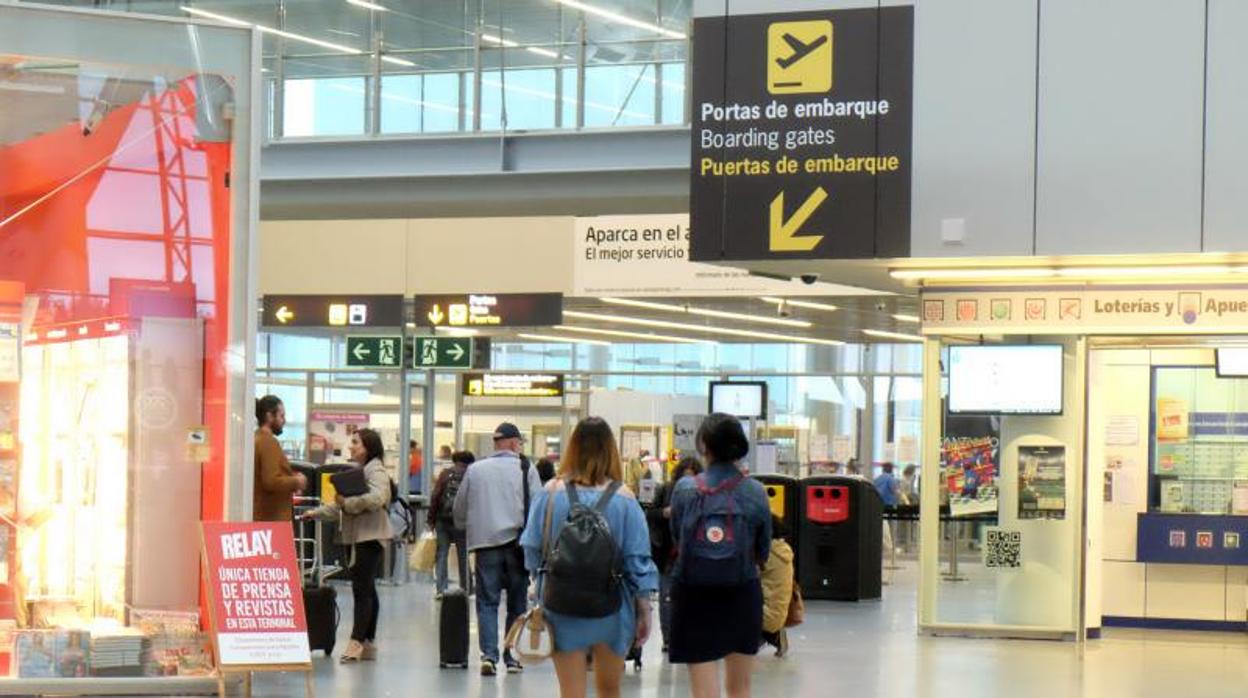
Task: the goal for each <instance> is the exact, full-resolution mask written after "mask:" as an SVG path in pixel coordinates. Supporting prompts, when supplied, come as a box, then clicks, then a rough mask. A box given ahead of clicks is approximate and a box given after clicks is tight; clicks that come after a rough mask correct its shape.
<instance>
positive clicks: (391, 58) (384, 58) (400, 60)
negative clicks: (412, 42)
mask: <svg viewBox="0 0 1248 698" xmlns="http://www.w3.org/2000/svg"><path fill="white" fill-rule="evenodd" d="M381 62H382V63H392V64H394V65H401V66H403V67H405V68H415V67H416V64H415V63H413V62H412V61H409V60H407V59H406V58H398V57H396V56H382V57H381Z"/></svg>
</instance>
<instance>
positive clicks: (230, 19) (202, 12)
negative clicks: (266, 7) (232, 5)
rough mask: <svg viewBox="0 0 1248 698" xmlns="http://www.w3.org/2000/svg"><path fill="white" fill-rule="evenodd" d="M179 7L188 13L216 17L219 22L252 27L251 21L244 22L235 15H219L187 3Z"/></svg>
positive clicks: (209, 17) (210, 17)
mask: <svg viewBox="0 0 1248 698" xmlns="http://www.w3.org/2000/svg"><path fill="white" fill-rule="evenodd" d="M178 9H180V10H182V11H183V12H185V13H187V14H188V15H195V16H196V17H203V18H204V19H215V20H216V21H218V22H224V23H225V24H233V25H234V26H236V27H250V26H251V22H244V21H243V20H241V19H235V18H233V17H227V16H225V15H219V14H217V13H215V12H208V11H206V10H200V9H197V8H194V7H187V6H186V5H182V6H181V7H179V8H178Z"/></svg>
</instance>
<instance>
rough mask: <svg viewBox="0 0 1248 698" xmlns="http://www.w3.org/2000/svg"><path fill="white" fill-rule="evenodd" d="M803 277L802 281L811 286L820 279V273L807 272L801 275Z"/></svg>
mask: <svg viewBox="0 0 1248 698" xmlns="http://www.w3.org/2000/svg"><path fill="white" fill-rule="evenodd" d="M801 279H802V283H804V284H806V285H807V286H811V285H813V284H814V283H815V282H816V281H818V280H819V275H818V274H814V273H806V274H802V275H801Z"/></svg>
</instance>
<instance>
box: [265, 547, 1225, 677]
mask: <svg viewBox="0 0 1248 698" xmlns="http://www.w3.org/2000/svg"><path fill="white" fill-rule="evenodd" d="M904 566H905V569H903V570H901V571H899V572H898V573H897V575H896V577H895V580H894V585H893V586H890V587H886V589H885V597H884V600H883V601H882V602H873V603H862V604H837V603H814V602H812V603H810V604H809V606H808V614H807V622H806V624H805V625H803V626H802V627H801V628H798V629H797V630H796V632H794V633H793V635H792V650H791V654H790V655H789V656H788V657H787V658H785V659H776V658H774V657H772V656H771V654H770V653H769V652H765V653H764V654H761V655H760V656H759V660H758V663H757V670H756V672H755V683H754V687H755V695H758V696H787V697H792V698H797V697H801V698H806V697H808V696H809V697H811V698H815V697H819V698H828V697H833V696H853V697H854V698H858V697H862V696H924V697H925V696H932V697H944V696H956V697H957V698H979V697H981V696H982V697H984V698H988V697H992V698H996V697H997V696H1010V697H1011V698H1029V697H1032V696H1034V697H1035V698H1056V697H1061V696H1089V697H1091V696H1096V697H1100V696H1140V697H1155V698H1175V697H1176V696H1181V697H1182V698H1204V697H1206V696H1207V697H1209V698H1213V697H1215V696H1216V697H1218V698H1221V697H1224V696H1233V695H1244V694H1245V691H1246V690H1248V689H1245V686H1248V637H1245V636H1243V635H1239V634H1232V633H1176V632H1158V631H1111V632H1108V633H1107V636H1106V637H1105V638H1104V639H1102V640H1099V641H1094V642H1092V643H1089V644H1088V646H1087V649H1086V651H1085V652H1084V653H1083V654H1082V656H1081V655H1080V653H1079V651H1078V649H1077V647H1076V645H1075V644H1073V643H1058V642H1036V641H1032V642H1024V641H990V640H968V639H961V638H928V637H919V636H918V635H917V634H916V632H915V602H916V598H915V584H914V582H915V580H914V576H913V563H906V564H905V565H904ZM381 594H382V604H383V616H382V621H381V627H380V635H381V641H380V643H379V644H380V647H381V656H380V659H379V661H377V662H376V663H367V664H360V665H351V666H343V665H340V664H338V663H337V661H333V660H326V659H323V658H320V656H319V654H318V655H317V659H316V665H317V695H318V697H320V698H328V697H334V698H348V697H351V698H358V697H361V696H396V697H397V696H469V697H476V696H500V697H502V696H507V697H517V696H533V697H535V698H536V697H539V696H540V697H542V698H550V697H551V696H555V695H557V689H556V682H555V677H554V672H553V669H552V668H551V666H550V665H549V663H547V664H544V665H542V666H538V667H530V668H529V669H527V670H526V671H525V673H524V674H523V675H520V676H499V677H496V678H489V679H485V678H482V677H480V676H479V675H478V674H477V665H476V663H475V647H476V635H475V624H474V631H473V647H474V653H473V655H474V663H473V666H472V667H471V669H470V670H469V671H462V670H446V671H440V670H439V669H438V666H437V653H438V649H437V635H436V632H435V631H436V623H435V606H434V603H433V601H432V595H433V591H432V589H431V587H430V585H429V584H428V583H427V582H426V581H414V582H412V583H410V584H407V585H404V586H400V587H386V588H383V589H382V590H381ZM338 598H339V601H340V604H341V605H342V611H343V614H342V615H343V618H344V624H343V626H342V627H341V628H340V629H339V630H340V637H342V640H341V642H345V641H346V636H347V634H348V633H349V632H350V628H349V627H347V625H348V624H349V620H347V619H349V618H350V617H351V613H350V603H351V595H350V590H349V588H347V587H341V588H340V589H339V595H338ZM335 659H336V658H335ZM256 695H257V696H264V697H266V698H269V697H276V696H283V697H285V696H300V695H302V682H301V681H298V680H296V679H295V677H280V676H263V677H259V678H258V680H257V684H256ZM624 695H625V696H664V697H666V696H687V695H689V687H688V679H687V675H686V673H685V671H684V670H683V669H681V668H675V667H671V666H669V665H667V664H665V663H664V662H663V661H662V657H661V655H660V653H659V642H658V639H657V637H656V638H654V639H653V640H652V641H651V643H650V644H649V645H648V646H647V648H646V655H645V666H644V668H643V670H642V671H641V673H640V674H636V675H634V674H632V673H631V672H630V673H629V675H628V676H627V677H626V678H625V680H624Z"/></svg>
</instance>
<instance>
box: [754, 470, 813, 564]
mask: <svg viewBox="0 0 1248 698" xmlns="http://www.w3.org/2000/svg"><path fill="white" fill-rule="evenodd" d="M752 477H753V478H754V479H755V480H758V481H759V482H760V483H762V485H763V491H764V492H766V493H767V503H768V504H769V505H770V506H771V513H772V514H775V515H776V516H778V517H780V520H781V521H783V522H784V525H785V526H786V527H787V528H788V529H789V535H787V536H785V538H784V539H785V540H786V541H787V542H788V544H789V546H790V547H791V548H793V555H794V560H793V566H794V569H795V570H796V569H797V564H798V560H797V552H798V550H797V548H798V546H797V531H798V528H799V526H798V521H799V516H800V512H799V511H798V509H799V508H800V505H799V502H798V496H799V494H800V492H799V490H800V489H801V482H800V481H799V480H798V479H797V478H795V477H790V476H788V475H778V474H777V475H772V474H768V475H754V476H752Z"/></svg>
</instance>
